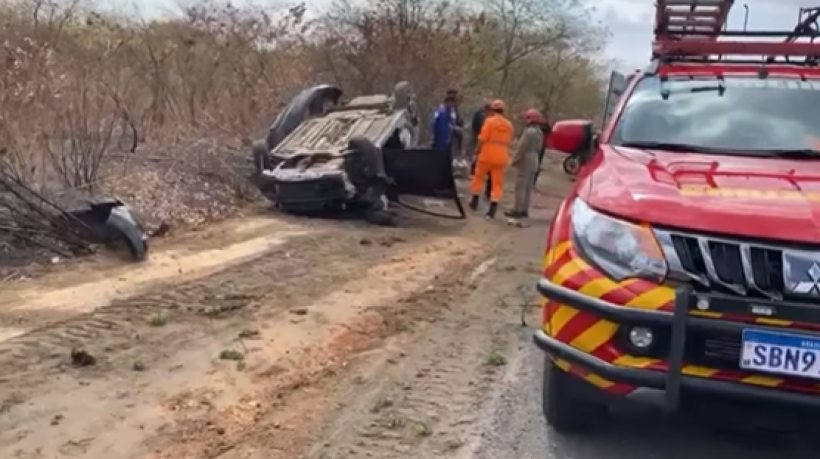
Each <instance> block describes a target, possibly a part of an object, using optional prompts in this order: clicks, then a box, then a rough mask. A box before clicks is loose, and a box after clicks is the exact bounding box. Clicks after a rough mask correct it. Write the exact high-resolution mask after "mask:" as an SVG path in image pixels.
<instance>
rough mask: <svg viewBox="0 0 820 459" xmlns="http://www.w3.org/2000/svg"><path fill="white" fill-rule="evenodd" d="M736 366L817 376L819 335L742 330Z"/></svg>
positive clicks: (791, 374)
mask: <svg viewBox="0 0 820 459" xmlns="http://www.w3.org/2000/svg"><path fill="white" fill-rule="evenodd" d="M740 367H741V368H744V369H747V370H757V371H762V372H765V373H774V374H781V375H790V376H800V377H804V378H813V379H820V338H815V337H812V336H805V335H793V334H790V333H772V332H768V331H761V330H743V346H742V348H741V352H740Z"/></svg>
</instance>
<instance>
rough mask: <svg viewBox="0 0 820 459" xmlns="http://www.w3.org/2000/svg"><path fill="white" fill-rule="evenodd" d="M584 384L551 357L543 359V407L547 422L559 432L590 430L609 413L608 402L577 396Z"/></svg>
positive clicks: (571, 432)
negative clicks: (606, 403) (602, 402)
mask: <svg viewBox="0 0 820 459" xmlns="http://www.w3.org/2000/svg"><path fill="white" fill-rule="evenodd" d="M583 384H587V383H586V381H583V380H581V379H579V378H577V377H575V376H573V375H572V374H570V373H567V372H566V371H564V370H562V369H561V368H559V367H558V366H557V365H555V363H554V362H553V361H552V359H550V358H549V357H547V358H546V359H545V360H544V381H543V386H542V398H541V407H542V409H543V411H544V417H545V418H546V420H547V424H549V425H550V426H551V427H552V428H554V429H555V430H556V431H558V432H560V433H567V434H573V433H584V432H588V431H589V430H591V429H592V428H593V427H595V426H596V425H598V424H599V423H600V421H601V420H602V419H603V418H605V417H606V415H607V414H608V407H607V406H606V405H604V404H601V403H598V402H594V401H591V400H587V399H584V398H581V397H579V396H578V393H579V391H578V388H579V386H580V385H583Z"/></svg>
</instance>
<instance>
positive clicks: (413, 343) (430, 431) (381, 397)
mask: <svg viewBox="0 0 820 459" xmlns="http://www.w3.org/2000/svg"><path fill="white" fill-rule="evenodd" d="M513 234H514V235H513V236H511V237H508V238H507V240H506V241H504V242H502V243H501V244H500V245H499V246H498V247H497V250H495V251H494V252H495V253H496V254H497V258H493V259H492V260H494V261H492V262H487V263H484V264H482V265H479V266H478V267H477V268H476V269H475V271H474V273H475V275H474V276H471V277H473V278H474V279H473V281H474V282H473V283H472V285H471V288H472V289H473V291H472V292H470V291H469V290H468V291H466V292H465V291H462V292H458V291H455V292H452V294H451V295H449V296H446V297H444V298H441V299H440V301H441V302H440V303H439V304H440V305H441V306H442V307H443V308H446V309H443V314H442V315H441V316H440V317H439V318H438V320H436V321H435V323H434V324H433V325H432V326H431V327H429V329H428V330H426V331H425V332H423V333H421V334H420V335H418V336H416V337H415V338H413V339H410V340H406V341H403V342H401V343H395V345H394V346H393V347H394V348H396V349H397V350H396V351H395V352H393V354H392V355H390V356H388V357H387V358H386V361H387V364H386V365H383V366H377V367H375V369H374V371H372V372H371V374H369V375H366V376H363V377H362V378H361V379H363V380H365V381H367V382H366V383H364V384H352V385H350V386H348V388H347V389H346V391H340V393H339V394H338V396H337V397H338V398H340V399H344V400H348V403H346V404H345V406H343V407H341V408H340V409H339V412H338V414H337V416H336V418H335V419H334V420H333V421H332V422H330V423H329V424H328V425H327V427H326V428H325V431H324V434H323V436H322V437H321V438H320V439H318V440H317V441H316V442H315V444H314V446H313V447H312V448H311V449H309V450H308V452H307V453H306V456H305V457H307V458H308V459H342V458H350V457H371V458H380V459H388V458H405V457H414V458H431V459H432V458H440V457H442V456H445V457H446V456H449V455H452V454H455V453H456V451H457V450H459V449H460V448H461V447H462V445H463V444H464V443H465V442H466V441H467V440H468V438H469V437H470V434H471V431H472V429H473V427H474V425H475V423H476V422H477V421H478V420H479V417H480V416H481V407H482V405H483V403H484V401H485V399H486V398H487V396H488V394H489V392H490V390H491V388H492V387H493V385H494V384H495V383H497V381H498V380H499V378H500V376H501V374H500V373H501V372H500V371H497V370H498V369H499V368H500V367H502V366H504V365H505V364H506V357H504V355H505V354H506V355H510V354H507V353H508V352H511V351H510V350H511V349H512V348H513V347H514V345H515V342H516V334H515V333H514V331H515V330H516V329H517V328H518V327H519V324H518V323H517V322H518V321H519V313H520V309H519V307H520V306H521V305H525V304H526V305H529V304H530V303H532V302H534V301H535V298H536V295H535V293H534V289H533V288H532V286H533V285H534V283H535V281H534V279H537V276H538V270H539V263H538V262H539V259H538V257H533V256H532V254H533V252H534V251H533V246H536V247H538V246H539V245H540V244H541V243H542V241H543V234H544V229H543V227H539V228H531V229H528V230H525V231H523V232H516V233H513ZM462 295H463V296H462ZM445 305H447V306H445Z"/></svg>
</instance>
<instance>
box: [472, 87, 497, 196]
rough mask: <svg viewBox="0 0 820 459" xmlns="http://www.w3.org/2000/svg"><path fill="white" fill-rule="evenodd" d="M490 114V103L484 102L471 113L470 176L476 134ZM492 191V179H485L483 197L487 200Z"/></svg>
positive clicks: (475, 153)
mask: <svg viewBox="0 0 820 459" xmlns="http://www.w3.org/2000/svg"><path fill="white" fill-rule="evenodd" d="M489 112H490V103H489V102H486V103H485V104H484V106H483V107H481V108H479V109H478V110H476V111H475V112H474V113H473V119H472V122H471V123H470V130H471V131H472V132H471V134H472V135H471V145H470V150H471V151H470V156H471V157H470V175H473V174H475V165H476V161H477V158H478V151H477V147H478V134H479V133H480V132H481V128H482V127H484V120H486V119H487V114H488V113H489ZM491 190H492V179H491V178H490V177H489V176H488V177H487V184H486V186H485V187H484V195H485V196H486V197H487V199H489V198H490V191H491Z"/></svg>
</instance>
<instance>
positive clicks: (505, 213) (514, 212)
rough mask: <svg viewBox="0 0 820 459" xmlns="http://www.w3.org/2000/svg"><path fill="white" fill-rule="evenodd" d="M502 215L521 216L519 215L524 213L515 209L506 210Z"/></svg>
mask: <svg viewBox="0 0 820 459" xmlns="http://www.w3.org/2000/svg"><path fill="white" fill-rule="evenodd" d="M504 216H506V217H510V218H521V217H523V216H524V214H523V213H521V212H519V211H517V210H508V211H506V212H504Z"/></svg>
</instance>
